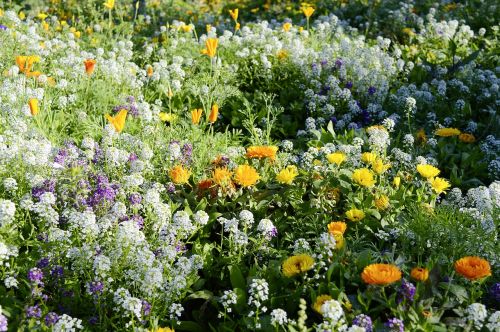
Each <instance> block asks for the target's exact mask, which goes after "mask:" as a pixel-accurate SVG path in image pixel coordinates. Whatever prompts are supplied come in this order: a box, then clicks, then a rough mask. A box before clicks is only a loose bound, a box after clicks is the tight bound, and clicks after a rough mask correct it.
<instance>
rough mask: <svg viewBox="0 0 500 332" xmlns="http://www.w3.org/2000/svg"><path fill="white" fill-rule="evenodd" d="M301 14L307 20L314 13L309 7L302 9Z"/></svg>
mask: <svg viewBox="0 0 500 332" xmlns="http://www.w3.org/2000/svg"><path fill="white" fill-rule="evenodd" d="M302 12H303V13H304V15H305V16H306V17H307V19H309V17H311V16H312V14H313V13H314V8H313V7H311V6H307V7H302Z"/></svg>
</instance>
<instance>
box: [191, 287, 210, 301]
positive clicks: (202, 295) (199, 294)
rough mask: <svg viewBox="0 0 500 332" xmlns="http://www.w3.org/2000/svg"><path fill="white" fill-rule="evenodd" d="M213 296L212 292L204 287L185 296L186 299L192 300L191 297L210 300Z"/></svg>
mask: <svg viewBox="0 0 500 332" xmlns="http://www.w3.org/2000/svg"><path fill="white" fill-rule="evenodd" d="M213 296H214V294H213V293H212V292H211V291H209V290H206V289H204V290H200V291H197V292H194V293H193V294H191V295H189V296H188V297H186V299H188V300H193V299H204V300H210V299H211V298H212V297H213Z"/></svg>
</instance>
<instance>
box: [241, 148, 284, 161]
mask: <svg viewBox="0 0 500 332" xmlns="http://www.w3.org/2000/svg"><path fill="white" fill-rule="evenodd" d="M276 152H278V147H277V146H274V145H262V146H250V147H248V148H247V154H246V157H247V158H249V159H252V158H257V159H265V158H269V159H271V160H274V159H276Z"/></svg>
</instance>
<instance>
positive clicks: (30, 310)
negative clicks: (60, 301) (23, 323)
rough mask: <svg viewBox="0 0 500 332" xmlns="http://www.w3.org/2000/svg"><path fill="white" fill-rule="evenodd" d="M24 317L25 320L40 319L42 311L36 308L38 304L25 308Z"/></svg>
mask: <svg viewBox="0 0 500 332" xmlns="http://www.w3.org/2000/svg"><path fill="white" fill-rule="evenodd" d="M26 317H27V318H40V317H42V309H40V307H39V306H38V304H36V305H34V306H30V307H27V308H26Z"/></svg>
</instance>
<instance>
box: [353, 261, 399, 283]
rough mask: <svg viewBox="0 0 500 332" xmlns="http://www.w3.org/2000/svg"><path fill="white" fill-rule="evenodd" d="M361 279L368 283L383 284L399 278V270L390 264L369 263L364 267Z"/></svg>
mask: <svg viewBox="0 0 500 332" xmlns="http://www.w3.org/2000/svg"><path fill="white" fill-rule="evenodd" d="M361 279H363V281H364V282H365V283H367V284H369V285H379V286H384V285H388V284H392V283H393V282H396V281H399V280H400V279H401V270H400V269H399V268H398V267H397V266H395V265H392V264H371V265H368V266H367V267H365V268H364V270H363V272H362V273H361Z"/></svg>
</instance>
